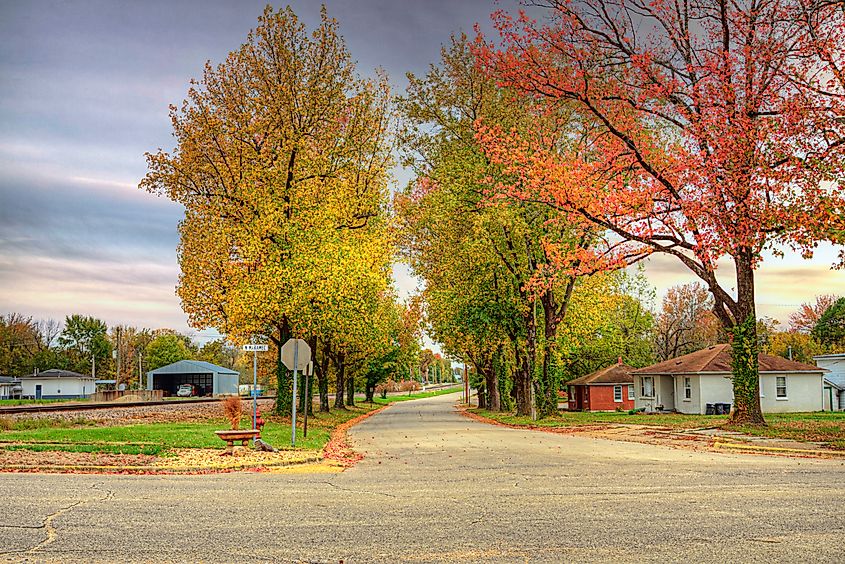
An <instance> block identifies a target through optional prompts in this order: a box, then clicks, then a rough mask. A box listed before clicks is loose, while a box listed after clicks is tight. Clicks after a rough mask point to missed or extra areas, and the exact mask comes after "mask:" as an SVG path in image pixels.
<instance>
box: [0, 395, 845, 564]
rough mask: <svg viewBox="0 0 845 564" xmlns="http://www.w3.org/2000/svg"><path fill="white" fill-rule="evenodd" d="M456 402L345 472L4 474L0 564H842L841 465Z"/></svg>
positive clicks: (382, 437) (408, 412) (408, 421)
mask: <svg viewBox="0 0 845 564" xmlns="http://www.w3.org/2000/svg"><path fill="white" fill-rule="evenodd" d="M457 398H458V395H457V394H452V395H446V396H439V397H435V398H429V399H424V400H417V401H411V402H404V403H398V404H395V405H393V406H391V407H390V408H388V409H387V410H385V411H384V412H382V413H380V414H378V415H376V416H374V417H371V418H370V419H368V420H366V421H364V422H363V423H361V424H360V425H358V426H356V427H354V428H353V429H352V431H350V436H351V438H352V440H353V442H354V444H355V446H356V448H358V449H360V450H361V451H362V452H364V453H365V454H366V458H365V459H364V460H363V461H362V462H360V463H359V464H358V465H356V466H355V467H354V468H351V469H349V470H347V471H346V472H343V473H339V474H326V473H289V474H263V473H238V474H212V475H200V476H164V477H162V476H95V475H56V474H42V475H39V474H0V489H2V502H0V503H2V505H0V507H2V511H0V535H1V536H0V538H2V543H0V559H6V560H9V561H28V562H41V561H73V562H92V561H94V562H96V561H100V562H160V561H166V562H185V561H204V562H253V561H255V562H286V561H305V562H338V561H340V560H343V561H344V562H347V563H348V562H372V561H384V562H394V561H411V562H434V561H449V562H452V561H480V562H526V561H530V562H535V561H536V562H562V561H600V562H619V561H634V562H636V561H660V562H667V561H668V562H721V561H738V562H776V561H784V562H786V561H789V562H796V561H815V562H824V561H830V562H834V561H840V562H841V561H842V560H843V558H845V556H843V555H844V554H845V548H843V547H845V545H843V538H845V519H843V517H842V516H843V513H845V465H843V462H842V461H832V460H812V459H797V458H785V457H766V456H760V455H732V454H719V453H701V452H693V451H686V450H677V449H671V448H668V447H661V446H653V445H644V444H635V443H621V442H613V441H605V440H600V439H590V438H585V437H573V436H566V435H558V434H550V433H543V432H532V431H521V430H514V429H507V428H503V427H497V426H491V425H485V424H483V423H478V422H475V421H472V420H470V419H467V418H465V417H462V416H461V415H460V414H458V413H456V412H455V410H454V407H453V404H454V402H455V401H456V400H457Z"/></svg>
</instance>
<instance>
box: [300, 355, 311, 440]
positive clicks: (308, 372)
mask: <svg viewBox="0 0 845 564" xmlns="http://www.w3.org/2000/svg"><path fill="white" fill-rule="evenodd" d="M313 366H314V364H313V363H311V362H309V363H308V366H307V367H306V368H305V413H303V414H302V416H303V417H304V419H303V421H302V438H303V439H307V438H308V403H309V402H310V401H311V400H312V399H313V398H312V397H311V386H309V383H310V382H311V371H312V370H313Z"/></svg>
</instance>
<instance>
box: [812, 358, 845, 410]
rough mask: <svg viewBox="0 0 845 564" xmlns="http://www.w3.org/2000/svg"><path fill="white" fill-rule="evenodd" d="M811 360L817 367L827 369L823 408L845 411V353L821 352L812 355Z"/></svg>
mask: <svg viewBox="0 0 845 564" xmlns="http://www.w3.org/2000/svg"><path fill="white" fill-rule="evenodd" d="M813 360H815V361H816V364H817V365H818V366H819V368H824V369H826V370H828V373H827V374H826V375H825V377H824V379H825V383H824V385H825V396H824V406H825V409H826V410H831V411H845V353H836V354H822V355H819V356H814V357H813Z"/></svg>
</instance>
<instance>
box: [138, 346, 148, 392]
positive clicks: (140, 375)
mask: <svg viewBox="0 0 845 564" xmlns="http://www.w3.org/2000/svg"><path fill="white" fill-rule="evenodd" d="M145 387H146V386H144V372H143V370H142V369H141V353H140V352H139V353H138V389H139V390H143V389H144V388H145Z"/></svg>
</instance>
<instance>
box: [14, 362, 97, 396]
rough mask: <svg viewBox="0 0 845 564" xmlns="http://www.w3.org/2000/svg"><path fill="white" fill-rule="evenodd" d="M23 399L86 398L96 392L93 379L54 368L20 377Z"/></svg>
mask: <svg viewBox="0 0 845 564" xmlns="http://www.w3.org/2000/svg"><path fill="white" fill-rule="evenodd" d="M20 381H21V386H22V387H23V391H22V392H21V395H22V396H23V397H29V398H34V399H67V398H71V399H73V398H86V397H88V396H90V395H91V394H93V393H94V392H96V391H97V389H96V388H97V385H96V384H95V383H94V377H93V376H88V375H86V374H80V373H78V372H71V371H70V370H57V369H55V368H53V369H50V370H45V371H43V372H39V373H38V374H32V375H29V376H21V378H20Z"/></svg>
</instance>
